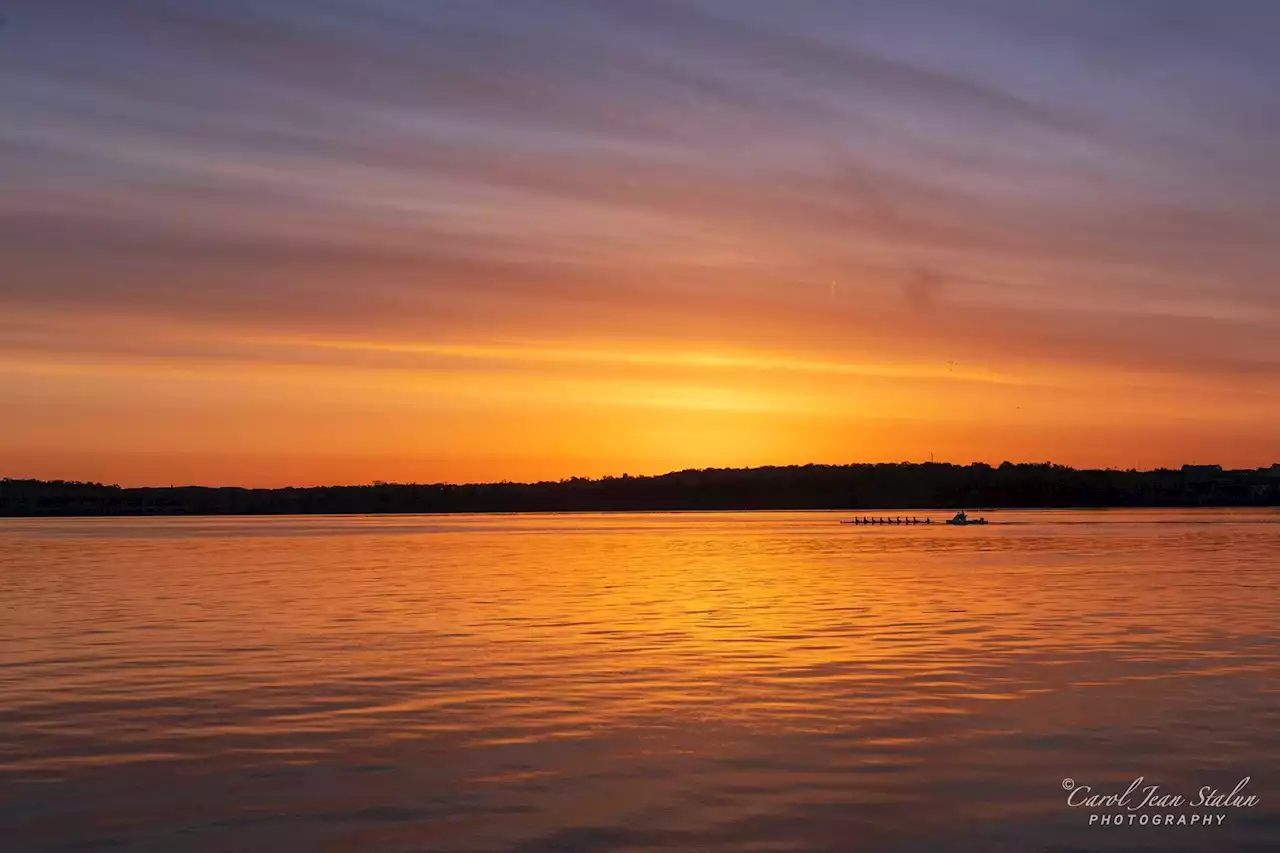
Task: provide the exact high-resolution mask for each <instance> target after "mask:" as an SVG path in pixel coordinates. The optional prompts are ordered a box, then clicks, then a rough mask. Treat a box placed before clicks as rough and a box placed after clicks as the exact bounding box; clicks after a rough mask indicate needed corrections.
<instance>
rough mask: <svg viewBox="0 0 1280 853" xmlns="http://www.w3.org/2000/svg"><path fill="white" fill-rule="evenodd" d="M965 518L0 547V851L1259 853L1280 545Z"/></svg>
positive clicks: (94, 530)
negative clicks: (1241, 790) (1206, 796)
mask: <svg viewBox="0 0 1280 853" xmlns="http://www.w3.org/2000/svg"><path fill="white" fill-rule="evenodd" d="M935 515H937V516H938V517H941V514H935ZM989 515H990V517H991V518H992V519H993V520H997V519H998V520H999V521H1000V522H1001V523H1000V524H993V525H990V526H987V527H985V528H966V529H957V528H948V527H939V526H934V527H932V528H924V529H921V528H882V529H881V528H875V529H866V528H855V527H851V526H844V525H839V524H836V523H835V521H836V520H837V519H838V518H841V517H844V516H842V515H839V514H834V515H833V514H827V513H731V514H652V515H566V516H490V517H411V516H392V517H387V516H383V517H339V518H334V517H322V518H252V519H230V518H221V519H213V518H202V519H143V520H131V519H72V520H0V849H3V850H5V851H25V850H45V849H48V850H64V849H65V850H93V849H121V850H131V851H132V850H138V851H154V850H164V851H168V850H175V851H285V850H290V851H293V850H296V851H322V853H323V851H333V853H346V851H428V850H430V851H498V850H513V851H579V850H581V851H623V850H625V851H660V850H661V851H809V850H814V851H817V850H824V851H825V850H904V851H907V850H909V851H949V850H997V851H1028V850H1055V851H1057V850H1071V849H1086V850H1224V851H1227V850H1230V851H1247V850H1258V851H1262V850H1268V851H1273V850H1277V849H1280V766H1278V763H1277V758H1280V638H1278V636H1277V629H1276V624H1277V622H1278V621H1280V620H1278V619H1277V616H1280V512H1276V511H1257V512H1220V511H1207V512H1163V511H1161V512H1156V511H1137V512H1130V511H1124V512H1121V511H1110V512H1023V513H1014V512H1001V513H991V514H989ZM1138 776H1143V777H1145V779H1146V782H1144V785H1145V784H1159V785H1160V786H1161V793H1165V792H1169V793H1180V794H1183V795H1185V796H1188V797H1189V798H1191V799H1194V797H1195V794H1196V792H1198V791H1199V789H1200V788H1201V787H1202V786H1211V787H1215V788H1219V789H1222V790H1224V791H1229V790H1230V789H1231V788H1232V787H1233V786H1234V785H1235V784H1236V783H1237V782H1238V781H1239V780H1240V779H1241V778H1242V777H1244V776H1249V777H1251V781H1250V782H1249V785H1248V788H1247V789H1246V793H1249V794H1253V795H1254V796H1256V797H1258V799H1259V802H1258V803H1257V804H1256V805H1254V806H1252V807H1248V808H1190V807H1186V806H1183V807H1181V808H1155V807H1150V808H1147V809H1145V810H1143V809H1139V810H1138V811H1136V812H1134V814H1138V815H1141V814H1144V813H1154V814H1164V813H1171V814H1174V815H1186V816H1191V815H1201V814H1204V815H1210V814H1225V815H1226V816H1225V819H1224V820H1223V822H1222V824H1221V825H1218V826H1213V827H1206V826H1202V825H1201V826H1178V825H1174V826H1152V825H1147V826H1142V825H1133V826H1129V825H1123V826H1106V827H1104V826H1100V825H1093V826H1090V825H1089V819H1090V815H1091V814H1095V813H1096V814H1099V815H1101V814H1107V815H1110V814H1112V813H1118V811H1123V809H1120V810H1117V809H1100V808H1095V809H1090V808H1088V807H1080V808H1071V807H1069V806H1068V805H1067V803H1066V799H1067V796H1068V795H1067V793H1066V791H1065V790H1064V782H1063V780H1064V778H1067V777H1070V778H1071V779H1073V780H1075V782H1076V784H1079V785H1090V786H1091V787H1092V788H1093V790H1094V791H1096V792H1098V793H1119V792H1122V791H1123V790H1124V789H1125V788H1126V787H1127V786H1128V783H1129V782H1131V781H1132V780H1133V779H1134V778H1135V777H1138ZM1135 798H1136V799H1137V800H1141V799H1142V795H1141V794H1137V795H1135Z"/></svg>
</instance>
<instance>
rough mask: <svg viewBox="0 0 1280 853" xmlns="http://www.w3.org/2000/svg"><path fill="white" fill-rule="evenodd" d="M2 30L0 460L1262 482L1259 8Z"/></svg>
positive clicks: (1277, 280)
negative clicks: (938, 470)
mask: <svg viewBox="0 0 1280 853" xmlns="http://www.w3.org/2000/svg"><path fill="white" fill-rule="evenodd" d="M0 15H3V25H0V405H2V411H0V476H11V477H43V478H55V477H58V478H69V479H89V480H102V481H107V482H118V483H121V484H125V485H140V484H162V485H167V484H170V483H188V482H194V483H208V484H234V485H284V484H297V485H306V484H316V483H332V482H353V483H358V482H369V481H371V480H374V479H381V480H393V481H424V482H425V481H441V480H453V481H457V480H496V479H533V478H559V477H565V476H571V475H589V476H597V475H602V474H621V473H623V472H629V473H632V474H638V473H657V472H662V471H667V470H671V469H676V468H685V467H705V466H740V465H759V464H789V463H805V462H811V461H812V462H855V461H900V460H913V461H920V460H927V459H928V458H929V457H930V455H931V454H932V455H933V456H934V458H936V459H938V460H940V461H944V460H945V461H954V462H962V463H967V462H970V461H975V460H976V461H987V462H991V463H998V462H1000V461H1002V460H1004V459H1010V460H1013V461H1044V460H1051V461H1054V462H1060V463H1064V464H1071V465H1078V466H1117V467H1130V466H1136V467H1152V466H1158V465H1171V466H1176V465H1180V464H1182V463H1187V462H1191V463H1209V462H1216V463H1220V464H1223V465H1227V466H1231V467H1253V466H1257V465H1264V464H1271V463H1272V462H1275V461H1277V460H1280V277H1278V276H1280V50H1278V49H1277V46H1276V34H1277V33H1278V32H1280V3H1268V2H1259V3H1249V2H1226V3H1210V2H1201V3H1182V2H1157V0H1149V2H1124V3H1108V2H1062V3H1028V2H1015V0H1010V2H994V0H991V1H990V2H985V1H984V2H965V3H955V2H937V3H932V4H930V3H922V2H892V3H891V2H885V3H852V2H850V3H835V2H800V1H799V0H788V2H785V3H784V2H776V0H735V2H665V0H659V1H658V2H654V0H645V2H616V0H610V2H605V3H601V2H590V0H572V1H571V2H540V1H539V0H511V2H475V3H467V2H456V3H455V2H410V0H363V2H343V0H323V2H319V0H271V2H264V0H252V2H251V0H201V2H178V0H170V2H163V0H119V2H103V0H16V2H14V0H7V1H6V2H3V3H0Z"/></svg>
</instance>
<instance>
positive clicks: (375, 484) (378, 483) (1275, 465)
mask: <svg viewBox="0 0 1280 853" xmlns="http://www.w3.org/2000/svg"><path fill="white" fill-rule="evenodd" d="M891 465H892V466H915V467H925V466H934V467H949V468H989V469H992V470H998V469H1000V468H1003V467H1006V466H1008V467H1035V468H1057V469H1061V470H1068V471H1076V472H1114V473H1122V474H1130V473H1132V474H1154V473H1158V472H1160V471H1169V472H1184V471H1187V470H1196V469H1200V470H1204V471H1206V472H1207V471H1212V470H1214V469H1216V470H1218V471H1221V472H1222V473H1231V472H1256V471H1267V470H1274V469H1280V462H1272V463H1271V464H1270V465H1266V464H1262V465H1258V466H1256V467H1253V468H1224V467H1223V466H1222V465H1219V464H1217V463H1182V464H1181V465H1180V466H1178V467H1176V468H1170V467H1165V466H1159V467H1155V468H1132V467H1131V468H1117V467H1114V466H1106V467H1101V468H1096V467H1076V466H1074V465H1063V464H1061V463H1057V462H1051V461H1044V460H1042V461H1036V462H1013V461H1010V460H1008V459H1006V460H1004V461H1002V462H1000V463H999V464H996V465H992V464H991V463H989V462H981V461H972V462H968V463H961V462H946V461H936V460H933V459H927V460H923V461H920V462H912V461H908V460H899V461H897V462H889V461H880V462H839V463H837V462H799V463H793V464H788V465H744V466H724V467H718V466H708V467H704V468H676V469H672V470H670V471H665V472H663V473H660V474H631V473H627V472H623V473H621V474H602V475H600V476H598V477H583V476H576V475H570V476H566V477H560V478H559V479H542V480H486V481H470V482H445V481H435V482H420V481H391V480H372V481H370V482H367V483H319V484H316V485H310V486H300V485H285V486H237V485H230V484H222V485H213V484H208V483H182V484H178V483H170V484H168V485H160V484H152V485H142V486H121V485H120V484H119V483H104V482H101V481H97V480H67V479H44V478H41V477H8V476H5V477H0V482H28V483H30V482H37V483H50V484H53V483H62V484H68V485H71V484H75V485H85V486H96V487H101V488H114V489H120V490H122V491H128V490H135V489H241V490H243V491H262V492H270V491H285V490H289V489H295V490H305V489H361V488H382V487H387V486H393V487H411V486H417V487H422V486H430V487H445V488H466V487H475V486H536V485H556V484H561V483H571V482H574V481H586V482H596V483H599V482H608V481H612V480H658V479H662V478H663V477H670V476H673V475H676V474H687V473H694V472H696V473H702V472H708V471H743V472H747V471H764V470H770V469H785V468H856V467H879V466H891Z"/></svg>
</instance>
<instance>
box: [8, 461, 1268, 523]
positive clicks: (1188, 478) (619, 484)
mask: <svg viewBox="0 0 1280 853" xmlns="http://www.w3.org/2000/svg"><path fill="white" fill-rule="evenodd" d="M1275 506H1280V464H1278V465H1272V466H1270V467H1267V468H1256V469H1242V470H1226V469H1223V468H1221V467H1219V466H1216V465H1184V466H1182V467H1181V468H1179V469H1156V470H1153V471H1136V470H1129V471H1119V470H1114V469H1075V468H1069V467H1066V466H1062V465H1054V464H1051V463H1043V464H1013V463H1008V462H1006V463H1004V464H1002V465H1000V466H990V465H986V464H983V463H975V464H972V465H952V464H949V463H934V462H925V463H876V464H854V465H796V466H787V467H776V466H772V467H762V468H708V469H689V470H685V471H674V472H671V473H668V474H661V475H655V476H642V477H631V476H627V475H623V476H621V477H604V478H600V479H587V478H582V477H574V478H571V479H566V480H560V481H554V482H540V483H476V484H457V485H455V484H413V483H406V484H393V483H375V484H373V485H367V486H311V487H292V486H288V487H282V488H274V489H253V488H242V487H238V486H169V487H156V486H152V487H136V488H121V487H119V486H112V485H103V484H101V483H86V482H73V481H63V480H54V481H46V480H17V479H4V480H0V516H8V517H41V516H156V515H166V516H216V515H383V514H450V515H452V514H471V513H480V514H483V513H538V512H544V513H552V512H679V511H687V512H713V511H727V512H732V511H747V510H778V511H786V510H835V511H847V512H858V511H862V510H884V511H903V512H910V511H917V512H918V511H921V510H939V511H941V510H948V509H961V508H967V509H976V510H992V511H995V510H997V509H1000V508H1004V509H1014V508H1016V509H1138V508H1151V509H1162V508H1163V509H1170V508H1188V509H1190V508H1211V507H1220V508H1231V507H1275Z"/></svg>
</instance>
